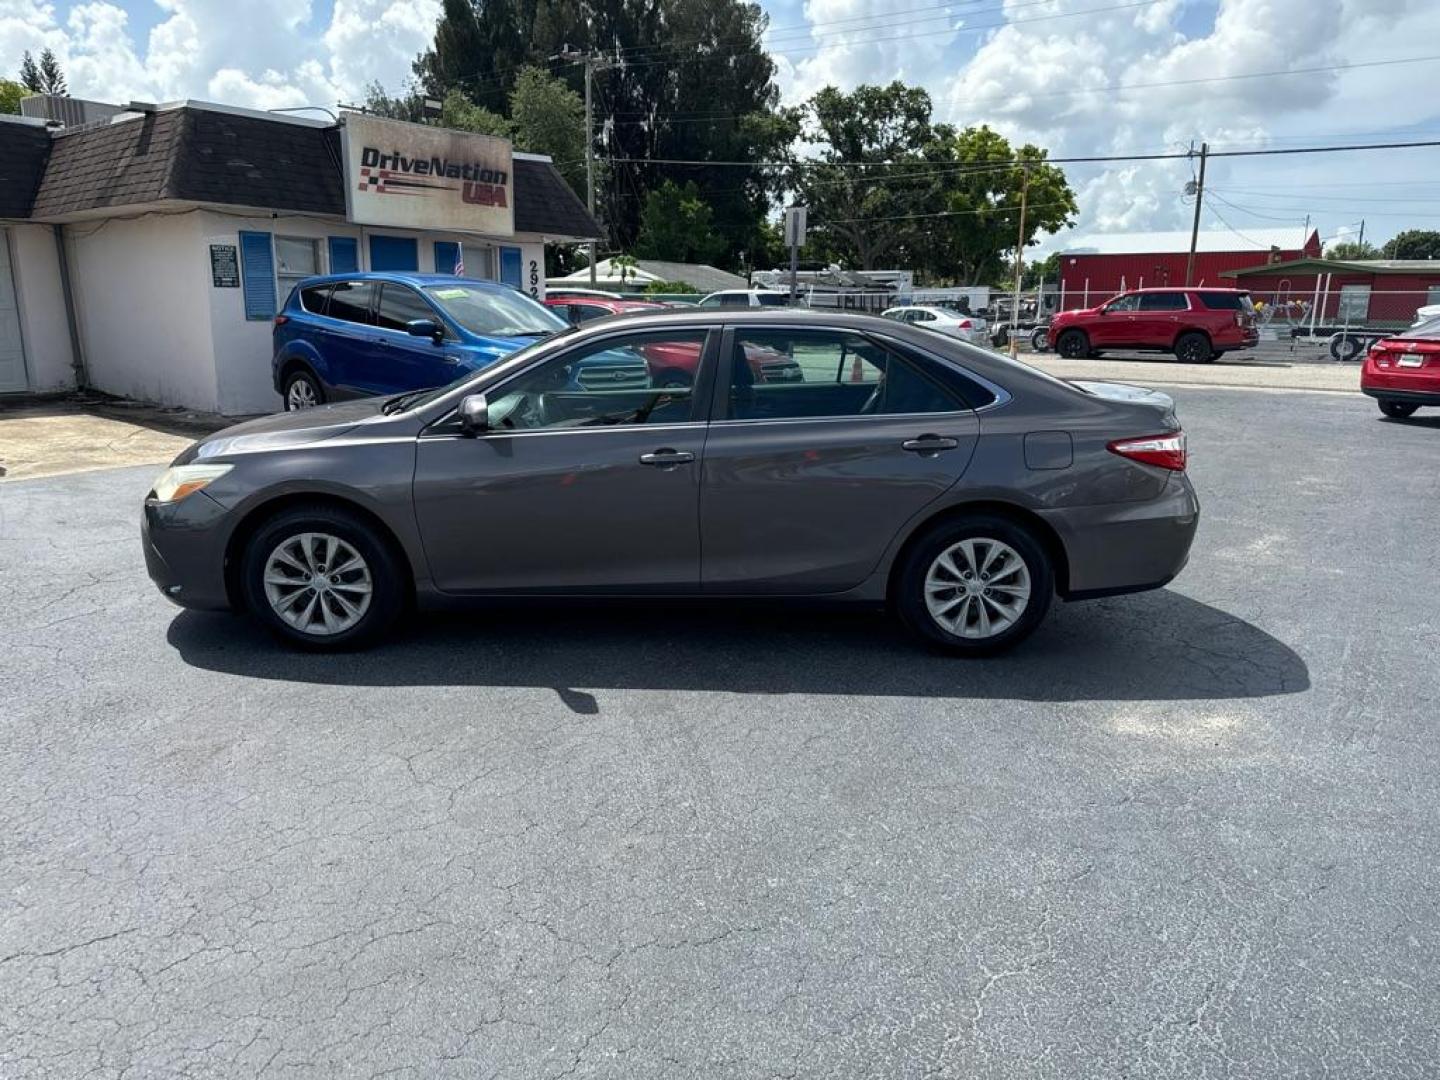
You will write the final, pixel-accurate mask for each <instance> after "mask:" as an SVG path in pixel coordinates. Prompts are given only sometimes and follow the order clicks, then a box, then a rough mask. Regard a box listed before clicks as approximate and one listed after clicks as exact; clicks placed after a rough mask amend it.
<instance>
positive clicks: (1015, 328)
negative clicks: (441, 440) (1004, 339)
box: [1009, 165, 1039, 357]
mask: <svg viewBox="0 0 1440 1080" xmlns="http://www.w3.org/2000/svg"><path fill="white" fill-rule="evenodd" d="M1022 168H1023V170H1024V172H1023V178H1022V180H1021V181H1020V235H1019V236H1018V237H1016V240H1015V298H1014V300H1013V302H1012V303H1011V305H1010V335H1009V336H1010V355H1011V356H1012V357H1013V356H1014V355H1015V354H1016V353H1018V352H1019V351H1020V280H1021V278H1022V277H1023V276H1024V274H1025V201H1026V199H1027V197H1028V196H1029V194H1030V166H1029V165H1025V166H1022ZM1036 308H1037V309H1038V308H1039V301H1038V300H1037V301H1036Z"/></svg>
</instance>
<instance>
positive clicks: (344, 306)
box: [326, 281, 375, 326]
mask: <svg viewBox="0 0 1440 1080" xmlns="http://www.w3.org/2000/svg"><path fill="white" fill-rule="evenodd" d="M374 296H375V283H374V282H373V281H341V282H337V283H336V285H335V288H334V289H333V290H332V291H331V293H330V308H329V310H328V311H327V312H326V314H328V315H329V316H330V317H331V318H332V319H342V320H344V321H345V322H352V323H360V324H361V325H364V326H368V325H370V307H371V304H372V303H373V302H374Z"/></svg>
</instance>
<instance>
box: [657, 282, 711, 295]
mask: <svg viewBox="0 0 1440 1080" xmlns="http://www.w3.org/2000/svg"><path fill="white" fill-rule="evenodd" d="M645 292H646V293H647V294H648V295H650V296H688V295H698V294H699V292H700V290H699V289H697V288H695V286H694V285H691V284H690V283H689V282H688V281H652V282H650V284H649V285H646V286H645Z"/></svg>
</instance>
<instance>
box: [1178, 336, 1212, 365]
mask: <svg viewBox="0 0 1440 1080" xmlns="http://www.w3.org/2000/svg"><path fill="white" fill-rule="evenodd" d="M1214 356H1215V349H1214V348H1213V347H1212V346H1211V344H1210V339H1209V338H1208V337H1206V336H1205V335H1204V334H1202V333H1200V332H1199V331H1198V330H1191V331H1189V332H1187V333H1184V334H1181V335H1180V336H1179V337H1178V338H1176V339H1175V359H1176V360H1179V361H1180V362H1181V363H1182V364H1208V363H1209V362H1210V361H1211V360H1212V359H1214Z"/></svg>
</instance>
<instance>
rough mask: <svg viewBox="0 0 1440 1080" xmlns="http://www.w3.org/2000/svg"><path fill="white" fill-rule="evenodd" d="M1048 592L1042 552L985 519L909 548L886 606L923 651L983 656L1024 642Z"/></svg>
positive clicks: (1050, 578) (1025, 537)
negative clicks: (891, 600) (919, 641)
mask: <svg viewBox="0 0 1440 1080" xmlns="http://www.w3.org/2000/svg"><path fill="white" fill-rule="evenodd" d="M1054 592H1055V570H1054V567H1053V566H1052V565H1051V562H1050V557H1049V555H1048V554H1047V553H1046V551H1045V547H1044V545H1043V544H1041V543H1040V542H1039V541H1038V540H1037V539H1036V538H1035V536H1034V535H1033V534H1032V533H1031V532H1030V531H1029V530H1028V529H1026V528H1025V527H1024V526H1022V525H1019V524H1017V523H1016V522H1013V521H1011V520H1009V519H1008V518H1003V517H995V516H992V515H988V514H987V515H976V516H974V517H968V518H963V519H957V520H955V521H951V522H948V523H946V524H944V525H942V526H940V527H938V528H936V529H934V530H932V531H931V532H930V533H928V534H927V535H926V536H925V537H924V538H923V539H921V540H920V542H919V543H917V544H915V545H914V546H913V547H912V548H911V549H910V551H909V553H908V554H907V555H906V556H905V560H904V563H903V564H902V566H901V567H900V570H899V574H898V575H897V578H896V595H895V597H894V602H895V608H896V610H897V611H898V613H899V615H900V618H901V620H902V621H903V622H904V623H905V625H906V626H907V627H908V628H909V629H910V631H911V632H912V633H914V634H915V635H917V636H918V637H919V638H921V639H922V640H923V641H925V642H927V643H928V644H930V645H932V646H934V647H936V648H939V649H943V650H945V651H947V652H951V653H955V654H956V655H960V656H989V655H992V654H994V653H998V652H1003V651H1005V650H1006V649H1009V648H1011V647H1013V646H1015V645H1017V644H1019V643H1020V642H1021V641H1022V640H1024V639H1025V638H1027V637H1029V636H1030V634H1031V633H1033V632H1034V630H1035V628H1036V627H1037V626H1039V625H1040V622H1041V620H1042V619H1044V618H1045V612H1046V611H1047V610H1048V609H1049V607H1050V601H1051V598H1052V597H1053V595H1054Z"/></svg>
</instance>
